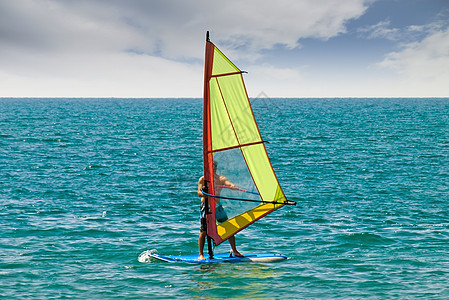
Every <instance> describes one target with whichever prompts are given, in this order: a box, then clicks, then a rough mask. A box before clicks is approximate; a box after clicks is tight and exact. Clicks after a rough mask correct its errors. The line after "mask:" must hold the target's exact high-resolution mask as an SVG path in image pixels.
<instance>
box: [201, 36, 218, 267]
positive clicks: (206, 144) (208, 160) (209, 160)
mask: <svg viewBox="0 0 449 300" xmlns="http://www.w3.org/2000/svg"><path fill="white" fill-rule="evenodd" d="M213 50H214V45H213V44H212V43H211V42H210V40H209V31H207V32H206V50H205V52H206V53H205V59H204V92H203V170H204V171H203V172H204V174H203V176H204V182H205V190H206V192H207V193H212V194H214V182H213V180H214V178H213V156H212V135H211V120H210V86H209V81H210V78H211V75H212V63H213V55H214V51H213ZM205 201H206V214H210V208H211V207H214V208H215V205H213V204H212V203H211V201H214V199H213V198H209V197H206V199H205ZM207 231H208V230H207ZM207 248H208V252H209V258H212V257H213V256H214V253H213V247H212V240H211V237H210V236H209V234H207Z"/></svg>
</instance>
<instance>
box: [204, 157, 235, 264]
mask: <svg viewBox="0 0 449 300" xmlns="http://www.w3.org/2000/svg"><path fill="white" fill-rule="evenodd" d="M216 172H217V162H215V161H214V182H215V185H216V186H220V185H222V186H223V185H224V186H227V187H229V188H231V189H235V188H237V187H236V186H235V184H233V183H232V182H230V181H229V180H228V179H227V178H226V177H225V176H222V175H219V174H217V173H216ZM204 187H205V183H204V176H201V177H200V179H199V180H198V196H199V197H201V226H200V236H199V237H198V248H199V256H198V259H201V260H203V259H205V258H204V253H203V250H204V244H205V240H206V234H207V232H206V228H207V225H206V196H205V195H204V194H203V193H202V192H201V190H202V189H203V188H204ZM220 191H221V188H216V189H215V194H216V195H217V196H220ZM219 202H220V199H219V198H216V199H215V203H217V204H218V203H219ZM224 221H225V220H224ZM224 221H223V222H224ZM228 241H229V244H230V245H231V249H232V255H234V256H240V257H241V256H243V254H241V253H240V252H239V251H237V248H236V246H235V236H231V237H230V238H229V239H228Z"/></svg>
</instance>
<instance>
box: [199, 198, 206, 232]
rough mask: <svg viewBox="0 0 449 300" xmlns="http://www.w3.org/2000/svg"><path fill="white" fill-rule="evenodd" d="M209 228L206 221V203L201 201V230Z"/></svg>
mask: <svg viewBox="0 0 449 300" xmlns="http://www.w3.org/2000/svg"><path fill="white" fill-rule="evenodd" d="M206 230H207V223H206V203H205V202H203V201H202V202H201V226H200V231H201V232H203V231H206Z"/></svg>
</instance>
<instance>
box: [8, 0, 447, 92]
mask: <svg viewBox="0 0 449 300" xmlns="http://www.w3.org/2000/svg"><path fill="white" fill-rule="evenodd" d="M207 30H209V31H210V36H211V41H212V42H213V43H214V44H215V45H216V46H217V47H218V48H219V49H220V50H221V51H222V52H224V53H225V54H226V56H227V57H228V58H229V59H231V60H232V61H233V62H234V63H235V64H236V65H237V66H238V67H239V68H240V69H242V70H245V71H247V72H248V73H247V74H245V75H244V76H245V82H246V86H247V90H248V94H249V96H250V97H253V98H254V97H261V95H263V96H264V97H273V98H274V97H292V98H304V97H305V98H308V97H326V98H327V97H331V98H333V97H449V1H448V0H339V1H337V0H276V1H265V0H227V1H216V0H195V1H189V0H160V1H157V0H126V1H125V0H76V1H73V0H34V1H29V0H0V97H117V98H186V97H189V98H201V97H202V93H203V71H204V67H203V64H204V47H205V34H206V31H207Z"/></svg>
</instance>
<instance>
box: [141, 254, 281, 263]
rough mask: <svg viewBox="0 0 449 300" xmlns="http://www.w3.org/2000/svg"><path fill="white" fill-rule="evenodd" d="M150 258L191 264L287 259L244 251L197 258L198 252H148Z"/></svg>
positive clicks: (279, 255)
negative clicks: (169, 253)
mask: <svg viewBox="0 0 449 300" xmlns="http://www.w3.org/2000/svg"><path fill="white" fill-rule="evenodd" d="M149 257H150V258H154V259H157V260H161V261H165V262H184V263H191V264H201V263H242V262H276V261H282V260H285V259H287V256H285V255H282V254H278V253H245V256H243V257H237V256H230V255H229V253H227V254H225V253H221V254H215V255H214V258H212V259H209V258H206V259H205V260H200V259H198V254H191V255H164V254H158V253H150V254H149Z"/></svg>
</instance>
